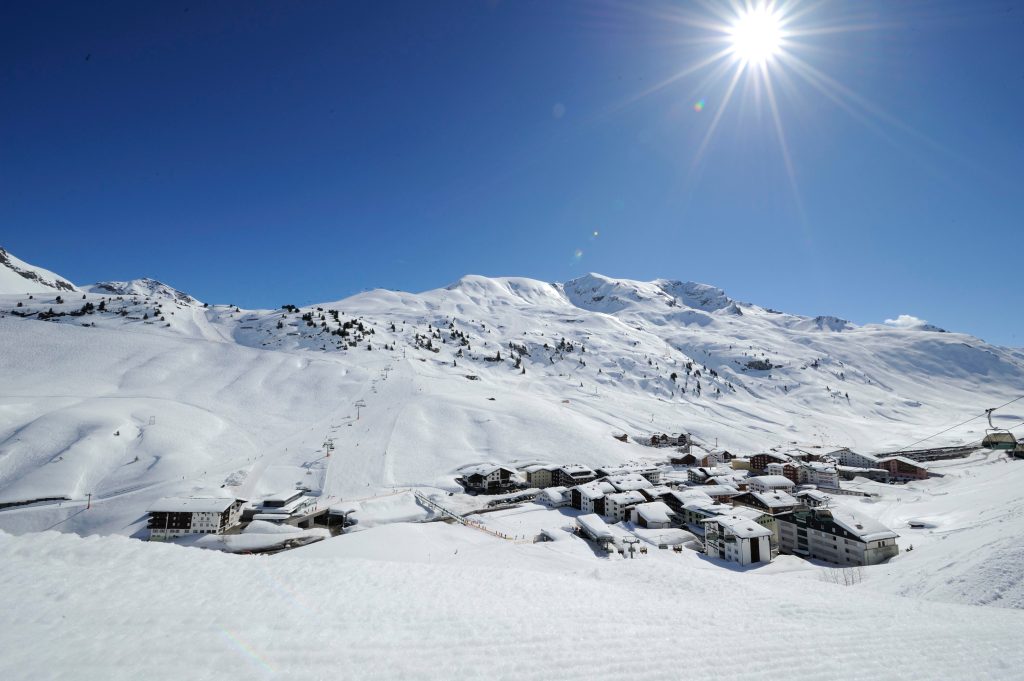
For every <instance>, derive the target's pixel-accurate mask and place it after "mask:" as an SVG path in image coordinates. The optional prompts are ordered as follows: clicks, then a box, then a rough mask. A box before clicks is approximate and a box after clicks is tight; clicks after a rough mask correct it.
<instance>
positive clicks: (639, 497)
mask: <svg viewBox="0 0 1024 681" xmlns="http://www.w3.org/2000/svg"><path fill="white" fill-rule="evenodd" d="M605 501H606V502H609V501H614V502H615V503H616V504H618V505H619V506H625V505H626V504H642V503H644V502H645V501H647V497H645V496H644V495H643V494H640V492H637V491H636V490H630V491H628V492H616V493H615V494H609V495H608V496H607V497H605Z"/></svg>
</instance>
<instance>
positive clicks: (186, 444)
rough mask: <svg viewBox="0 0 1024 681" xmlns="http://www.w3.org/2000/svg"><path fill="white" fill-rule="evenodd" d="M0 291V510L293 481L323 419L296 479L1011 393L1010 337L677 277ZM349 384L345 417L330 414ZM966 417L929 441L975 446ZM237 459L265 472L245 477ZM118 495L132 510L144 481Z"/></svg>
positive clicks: (965, 412) (1022, 367)
mask: <svg viewBox="0 0 1024 681" xmlns="http://www.w3.org/2000/svg"><path fill="white" fill-rule="evenodd" d="M5 257H6V258H7V261H8V262H11V263H14V264H15V266H16V267H18V268H19V269H20V270H23V271H27V272H33V273H38V276H39V277H40V280H45V281H49V282H64V283H65V284H66V281H65V280H64V279H62V278H60V277H58V276H57V275H54V274H52V273H48V272H46V271H45V270H41V269H39V268H34V267H32V266H29V265H25V264H24V263H21V261H17V260H16V259H14V258H13V256H10V255H9V254H5ZM19 279H21V277H20V276H19ZM16 283H20V281H19V282H16ZM40 286H42V284H40ZM67 286H70V284H67ZM3 290H4V293H3V294H2V295H0V333H2V335H3V338H4V343H3V349H2V350H0V370H2V375H3V376H4V377H5V381H4V389H3V395H2V398H3V400H4V402H5V407H4V413H5V418H4V419H3V421H2V422H0V503H10V502H21V501H27V500H31V499H39V498H53V497H67V498H71V499H75V498H80V497H82V496H83V495H85V494H87V493H89V492H92V493H94V494H96V495H99V496H106V497H109V496H113V495H115V494H116V493H118V492H121V491H123V490H126V489H138V488H144V487H153V488H154V489H153V493H152V494H161V493H164V492H166V491H167V487H168V486H171V487H173V486H175V485H176V486H178V487H182V488H193V487H196V486H213V487H219V485H221V484H226V483H227V482H229V481H233V480H240V479H246V480H247V488H246V489H247V491H248V492H255V491H265V490H266V489H272V488H273V487H275V486H280V485H281V484H284V482H287V483H288V484H289V485H290V484H294V483H295V482H297V481H298V478H296V475H300V474H301V475H302V476H307V474H308V473H309V471H308V470H306V469H301V466H299V464H301V463H303V461H304V460H305V459H308V458H309V456H310V455H311V453H312V452H315V451H317V450H318V449H319V448H320V445H321V443H322V442H323V439H324V438H325V437H327V436H329V435H332V434H333V435H334V436H336V437H339V438H342V439H343V442H342V445H341V446H342V447H348V448H351V450H352V451H353V452H354V451H355V450H356V448H359V452H360V456H358V457H357V456H355V455H354V453H353V454H349V455H348V457H347V458H346V463H345V464H343V465H338V466H333V465H332V466H331V467H330V470H329V471H327V472H325V473H324V479H323V480H322V481H319V482H318V484H319V485H320V486H322V488H323V489H324V490H327V491H329V492H331V493H333V494H336V495H338V496H341V495H349V494H352V493H355V492H356V491H363V492H366V491H367V490H368V489H369V490H370V491H374V490H380V489H384V488H390V487H391V486H394V485H415V484H422V485H432V486H436V487H441V488H450V487H452V485H453V482H452V481H453V478H454V476H455V474H456V471H457V469H458V468H459V467H460V466H463V465H465V464H469V463H474V462H478V461H481V460H493V461H498V462H516V461H518V462H522V461H525V460H545V461H581V462H583V463H587V464H591V465H601V464H606V463H614V462H619V461H623V460H626V459H632V458H641V457H644V456H648V455H650V454H651V451H652V450H650V449H648V448H646V447H643V446H641V445H638V444H636V443H635V442H633V441H631V442H629V443H625V444H623V443H621V442H618V441H617V440H614V439H612V437H611V434H612V433H620V432H625V433H628V434H630V435H631V436H632V440H635V439H637V438H643V437H644V436H646V435H649V434H650V433H652V432H669V433H674V432H675V433H677V432H689V433H692V434H693V435H694V436H695V437H696V439H697V441H698V442H702V443H705V444H706V445H708V446H714V445H715V444H716V443H717V444H718V445H721V446H724V447H728V448H729V449H731V450H733V451H739V452H754V451H758V450H763V449H766V448H770V447H782V446H789V445H792V444H794V443H796V444H799V445H802V446H818V447H833V446H834V447H838V446H852V447H855V448H861V449H866V450H869V451H877V450H885V449H891V448H896V447H899V446H902V445H906V444H909V443H912V442H914V441H915V440H918V439H920V438H922V437H925V436H927V435H931V434H932V433H934V432H935V431H938V430H940V429H942V428H943V427H945V426H946V425H949V424H951V423H955V422H957V421H958V420H963V418H964V417H966V416H970V415H973V414H976V413H980V411H981V410H983V409H984V408H985V407H987V406H992V405H996V404H1000V403H1002V402H1005V401H1007V400H1008V399H1012V398H1013V397H1016V396H1017V395H1018V394H1020V393H1021V392H1022V388H1024V354H1022V353H1021V352H1020V351H1018V350H1013V349H1008V348H1001V347H997V346H992V345H989V344H987V343H984V342H983V341H981V340H978V339H977V338H973V337H971V336H967V335H964V334H957V333H942V332H938V331H933V330H930V329H928V328H922V327H920V326H913V325H909V326H908V325H887V324H869V325H865V326H856V325H854V324H851V323H849V322H846V321H844V320H840V319H837V318H834V317H818V318H807V317H801V316H797V315H790V314H785V313H780V312H776V311H773V310H768V309H765V308H762V307H759V306H757V305H753V304H749V303H742V302H738V301H735V300H732V299H731V298H729V296H727V295H726V294H725V292H723V291H722V290H721V289H718V288H715V287H712V286H707V285H703V284H694V283H682V282H678V281H667V280H658V281H654V282H639V281H631V280H625V279H613V278H609V277H605V276H602V275H598V274H589V275H586V276H583V277H580V278H578V279H575V280H572V281H569V282H566V283H564V284H552V283H546V282H540V281H536V280H531V279H524V278H511V277H508V278H506V277H501V278H488V277H481V276H467V277H463V278H462V279H460V280H459V281H458V282H455V283H454V284H452V285H450V286H447V287H444V288H440V289H436V290H432V291H426V292H424V293H419V294H413V293H404V292H396V291H385V290H376V291H370V292H367V293H362V294H359V295H356V296H352V297H350V298H347V299H344V300H339V301H334V302H328V303H323V304H320V305H313V306H309V307H303V308H296V307H292V306H287V305H286V306H285V307H283V308H279V309H276V310H241V309H239V308H235V307H230V306H224V305H207V304H202V303H199V302H198V301H196V300H195V299H194V298H192V297H191V296H189V295H187V294H185V293H182V292H180V291H178V290H176V289H173V288H171V287H169V286H166V285H165V284H162V283H160V282H157V281H154V280H151V279H142V280H135V281H131V282H107V283H100V284H94V285H91V286H87V287H83V288H82V289H81V290H79V289H55V288H49V287H46V288H43V289H42V290H39V291H36V293H34V294H28V293H23V292H21V291H20V290H19V289H14V290H11V288H10V286H9V284H4V289H3ZM72 292H73V293H72ZM385 377H386V378H385ZM357 400H363V401H364V402H365V403H366V404H367V407H366V409H365V410H364V412H363V416H362V417H361V423H360V424H359V427H358V428H355V427H348V426H345V427H344V428H343V429H342V428H340V427H339V424H340V423H342V421H343V420H344V419H345V418H347V417H349V416H350V415H352V413H353V411H354V409H353V407H352V405H353V403H355V402H356V401H357ZM1004 417H1005V419H1006V420H1007V421H1010V420H1012V419H1014V418H1017V420H1021V419H1020V417H1019V416H1018V415H1017V414H1015V413H1009V414H1005V415H1004ZM154 421H155V422H154ZM983 425H984V424H983V422H975V423H971V424H969V425H968V426H965V427H963V428H961V429H959V430H952V431H950V432H948V433H946V434H944V435H943V437H942V438H941V439H940V440H939V441H936V443H937V444H938V443H940V442H960V441H970V440H977V439H979V438H980V435H981V432H982V429H983V428H982V426H983ZM286 452H287V453H286ZM296 452H301V454H298V453H296ZM363 452H366V454H365V455H363V454H362V453H363ZM370 452H372V453H373V454H372V455H370V454H369V453H370ZM136 457H137V462H136ZM254 460H261V461H264V462H268V463H267V467H268V468H274V467H280V469H281V471H282V476H283V477H282V478H280V479H278V478H276V477H274V476H268V475H267V474H266V473H265V472H261V473H260V474H259V475H258V476H257V475H255V474H253V473H252V470H251V469H252V466H251V463H252V461H254ZM269 462H273V463H269ZM293 466H299V468H292V467H293ZM300 469H301V470H300ZM283 471H294V472H290V473H287V474H285V473H284V472H283ZM292 478H296V479H294V480H293V479H292ZM174 481H177V483H174ZM172 483H174V484H172ZM136 496H137V497H138V499H139V502H140V503H139V504H137V505H136V508H141V507H142V505H143V502H144V500H145V499H146V498H148V497H150V496H152V495H147V494H138V495H136ZM133 512H134V511H133ZM3 523H4V520H3V519H2V518H0V524H3ZM73 527H75V524H74V523H72V524H71V528H73ZM83 529H85V528H83Z"/></svg>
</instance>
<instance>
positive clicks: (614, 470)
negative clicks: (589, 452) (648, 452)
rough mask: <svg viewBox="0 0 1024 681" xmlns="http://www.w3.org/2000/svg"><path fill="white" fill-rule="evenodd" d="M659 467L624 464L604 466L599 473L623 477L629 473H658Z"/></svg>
mask: <svg viewBox="0 0 1024 681" xmlns="http://www.w3.org/2000/svg"><path fill="white" fill-rule="evenodd" d="M658 470H659V469H658V467H657V466H654V465H651V464H639V463H637V464H624V465H622V466H602V467H601V468H598V469H597V472H598V473H600V474H602V475H623V474H628V473H657V472H658Z"/></svg>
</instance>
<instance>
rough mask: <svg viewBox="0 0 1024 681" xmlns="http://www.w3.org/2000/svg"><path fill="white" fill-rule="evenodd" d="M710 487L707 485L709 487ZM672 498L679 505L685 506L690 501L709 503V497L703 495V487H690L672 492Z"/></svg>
mask: <svg viewBox="0 0 1024 681" xmlns="http://www.w3.org/2000/svg"><path fill="white" fill-rule="evenodd" d="M710 486H711V485H708V487H710ZM672 496H673V497H675V498H676V499H677V500H678V501H679V503H681V504H686V503H688V502H691V501H698V500H699V501H711V497H710V496H708V495H707V494H705V493H704V488H703V487H690V488H687V489H681V490H673V491H672Z"/></svg>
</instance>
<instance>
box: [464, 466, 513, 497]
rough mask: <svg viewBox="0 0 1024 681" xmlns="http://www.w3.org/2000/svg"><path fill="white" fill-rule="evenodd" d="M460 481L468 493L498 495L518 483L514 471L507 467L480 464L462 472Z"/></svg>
mask: <svg viewBox="0 0 1024 681" xmlns="http://www.w3.org/2000/svg"><path fill="white" fill-rule="evenodd" d="M462 479H463V480H465V487H466V489H467V490H468V491H470V492H482V493H484V494H498V493H501V492H507V491H509V490H510V489H512V488H513V487H515V486H516V485H517V484H518V483H519V477H518V475H517V474H516V471H515V470H514V469H512V468H509V467H508V466H498V465H496V464H480V465H478V466H470V467H469V468H465V469H463V470H462Z"/></svg>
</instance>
